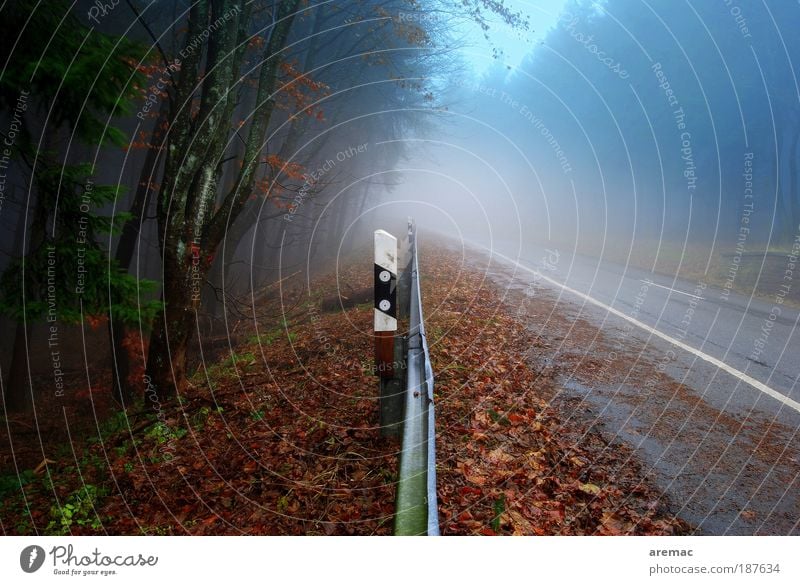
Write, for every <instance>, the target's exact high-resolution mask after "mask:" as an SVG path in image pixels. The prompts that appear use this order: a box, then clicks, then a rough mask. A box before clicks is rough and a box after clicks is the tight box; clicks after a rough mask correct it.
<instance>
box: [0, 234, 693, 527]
mask: <svg viewBox="0 0 800 585" xmlns="http://www.w3.org/2000/svg"><path fill="white" fill-rule="evenodd" d="M421 274H422V287H423V307H424V311H425V314H426V324H427V332H428V337H429V343H430V347H431V354H432V359H433V366H434V372H435V376H436V389H435V399H436V420H437V455H438V460H437V473H438V495H439V519H440V524H441V530H442V533H443V534H446V535H447V534H486V535H491V534H534V535H542V534H686V533H688V532H690V530H691V527H690V526H688V525H687V524H686V523H685V522H683V521H682V520H679V519H677V518H675V517H674V516H673V515H672V514H671V513H670V509H672V508H673V507H672V505H671V504H670V502H669V501H667V499H666V498H665V497H664V495H663V494H661V493H660V492H659V491H658V490H657V489H656V488H655V487H654V485H653V484H652V483H651V482H650V481H649V480H645V479H644V478H643V474H642V470H641V468H640V467H639V465H638V464H637V463H636V459H635V457H632V456H631V455H632V454H631V452H630V449H629V448H628V447H626V446H625V445H623V444H621V443H620V444H609V442H608V441H607V440H606V439H605V438H604V437H603V435H602V434H601V433H600V432H598V431H596V430H595V429H593V428H591V423H590V422H587V421H582V420H581V419H580V418H579V417H576V416H574V414H573V413H568V412H565V410H566V409H567V408H568V406H567V403H565V402H563V401H556V400H552V397H553V396H555V395H556V394H557V393H558V388H557V379H558V366H557V364H556V365H551V366H549V367H541V366H537V365H536V362H535V360H533V359H531V358H532V355H533V354H535V352H536V348H537V347H543V346H546V344H547V343H548V340H547V339H545V338H543V337H541V336H535V335H533V334H532V333H531V332H530V330H529V329H527V328H526V327H525V326H524V325H522V324H520V323H519V320H518V319H516V318H515V315H514V313H513V311H512V310H511V308H510V307H506V306H505V304H504V302H503V298H502V291H501V290H500V289H499V288H498V287H497V285H494V284H492V283H491V282H489V281H488V280H486V279H485V278H484V276H483V275H482V274H481V273H480V272H479V271H475V270H471V269H468V268H466V267H465V266H464V264H463V262H462V259H461V258H459V257H458V256H457V255H455V254H454V253H452V252H449V251H446V250H445V249H444V247H442V246H435V245H428V246H423V247H422V250H421ZM371 279H372V261H371V258H370V255H369V254H368V253H367V252H366V251H364V252H363V253H360V254H359V253H356V254H354V255H353V257H352V258H350V259H349V261H348V263H346V264H345V265H344V268H341V267H340V269H339V272H338V274H329V275H324V276H321V277H319V278H318V279H316V280H315V281H314V282H313V283H312V286H311V290H310V291H309V289H308V288H307V287H306V286H304V283H303V282H302V281H298V280H294V281H293V280H287V281H284V282H282V283H280V285H279V286H273V287H270V288H268V289H266V290H265V291H263V293H262V294H261V295H260V298H259V299H258V301H257V306H256V317H257V323H253V322H252V321H251V322H250V323H247V322H240V323H238V324H237V326H236V328H237V331H236V336H237V339H239V340H241V341H240V342H239V343H238V345H236V347H235V348H234V351H233V352H229V353H228V355H227V356H224V357H223V358H222V359H219V360H216V361H214V363H210V362H207V363H206V364H205V366H201V367H200V368H199V370H198V371H197V372H196V373H195V375H194V376H193V377H192V379H191V388H190V391H189V392H187V393H186V396H183V397H181V398H180V399H179V400H176V401H174V402H172V403H165V404H163V405H162V409H161V410H160V411H159V412H158V413H155V414H154V413H152V412H149V411H144V410H139V411H135V412H134V411H133V410H132V411H131V412H130V413H129V414H128V415H126V414H125V413H122V412H115V411H114V410H113V405H112V404H111V401H110V399H109V398H108V392H107V391H106V392H103V391H98V390H93V391H92V392H91V393H87V392H86V391H78V389H79V388H80V387H81V383H80V382H79V381H73V383H72V394H71V396H72V400H71V401H70V402H69V403H68V404H66V405H61V406H58V407H56V406H53V407H51V408H50V410H48V409H47V406H46V405H42V406H41V407H39V408H38V410H37V419H38V422H34V423H32V424H31V422H30V421H27V422H26V421H23V420H21V419H19V418H14V417H9V419H7V420H5V421H4V423H7V424H4V425H3V427H4V428H3V430H2V431H0V432H1V433H2V434H1V435H0V465H2V467H1V468H0V523H1V524H2V525H1V528H2V531H3V533H4V534H70V533H71V534H283V535H289V534H327V535H333V534H367V535H369V534H391V531H392V514H393V503H394V491H395V481H396V473H397V454H398V448H399V445H398V443H397V442H396V441H394V440H390V439H382V438H380V437H379V433H378V428H377V427H376V424H377V419H378V408H377V407H378V404H377V401H376V394H377V379H376V378H375V377H374V376H373V374H372V343H373V342H372V335H371V325H372V303H371V302H367V303H363V304H358V305H355V306H350V307H349V308H346V309H341V308H340V310H330V307H326V309H323V308H322V307H323V306H325V304H324V303H322V300H323V299H325V298H330V296H331V295H336V294H339V295H342V296H343V297H345V298H344V301H345V304H346V305H348V304H351V302H350V300H351V299H354V298H356V297H358V295H359V293H360V292H361V293H363V291H364V290H366V289H370V288H371V286H372V283H371ZM343 283H348V284H347V285H345V284H343ZM533 312H534V313H535V310H534V311H533ZM256 325H257V330H256ZM98 368H99V366H98ZM98 375H100V376H101V377H100V378H97V379H96V380H99V381H98V382H97V386H98V387H101V386H102V372H98ZM84 380H85V377H84ZM83 386H85V382H84V383H83ZM87 405H88V406H87ZM98 420H99V421H101V422H99V423H98V422H97V421H98ZM12 445H13V449H12Z"/></svg>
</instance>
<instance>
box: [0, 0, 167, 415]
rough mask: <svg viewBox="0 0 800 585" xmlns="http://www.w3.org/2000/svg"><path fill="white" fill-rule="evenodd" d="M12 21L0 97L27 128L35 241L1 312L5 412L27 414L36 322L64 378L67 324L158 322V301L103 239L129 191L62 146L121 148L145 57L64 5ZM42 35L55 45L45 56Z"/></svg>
mask: <svg viewBox="0 0 800 585" xmlns="http://www.w3.org/2000/svg"><path fill="white" fill-rule="evenodd" d="M3 17H4V18H3V29H4V30H3V31H2V33H3V34H2V35H0V37H2V38H0V45H1V46H2V48H3V53H4V54H6V55H9V59H8V61H7V63H6V67H5V69H4V71H3V74H2V78H0V101H2V103H3V104H4V105H5V106H6V107H9V108H10V109H13V110H14V111H15V112H17V113H18V118H19V124H18V127H19V132H18V133H17V135H16V136H14V140H11V141H10V142H12V144H13V145H14V146H13V153H12V154H13V156H14V158H15V159H16V160H17V161H19V163H20V166H21V168H23V169H26V172H27V175H28V176H27V182H28V184H29V185H30V191H29V193H28V206H27V208H26V209H25V210H24V213H25V214H26V217H25V218H24V219H23V224H24V225H26V226H27V241H26V242H25V243H24V244H23V247H22V252H21V255H20V256H19V257H18V258H16V259H15V260H14V261H12V263H11V264H10V266H8V267H7V269H6V271H5V272H4V274H3V276H2V279H0V311H2V312H3V313H5V314H6V315H9V316H10V317H12V318H13V319H15V320H16V321H17V332H16V335H15V343H14V354H13V358H12V367H11V372H10V375H9V380H8V382H7V384H6V385H5V386H4V391H5V392H4V400H5V404H6V409H7V410H9V411H20V410H25V409H26V408H27V407H28V406H29V405H30V403H31V400H32V398H33V396H32V389H31V390H30V391H29V390H28V383H27V380H26V379H27V378H29V374H28V369H27V364H28V360H27V339H28V338H29V337H30V323H31V322H32V321H35V320H46V321H47V323H48V324H49V326H50V343H49V345H50V349H51V358H52V360H53V364H54V371H55V369H57V368H55V364H57V363H58V360H57V354H58V349H57V348H58V324H59V323H78V322H81V321H85V320H89V321H92V320H96V319H98V318H105V317H109V316H110V317H112V318H116V319H118V320H120V321H123V322H134V321H136V320H138V318H139V316H140V315H143V316H144V317H145V318H147V317H148V316H151V315H152V314H153V313H154V312H155V308H156V304H155V303H152V302H150V303H145V304H144V305H142V306H139V305H138V302H137V294H138V291H139V290H142V289H145V290H146V289H147V288H148V286H151V284H152V283H148V282H143V281H137V280H136V279H135V278H133V277H131V276H128V275H127V274H126V273H123V272H120V271H118V270H116V265H115V263H114V262H113V261H111V260H110V259H109V257H108V251H107V250H106V249H105V248H103V246H102V245H101V244H100V241H99V236H100V235H102V234H104V233H111V232H113V231H114V230H115V229H116V221H117V220H118V219H119V218H117V219H116V220H115V219H112V218H109V217H107V216H105V215H103V214H102V213H100V212H99V210H100V209H101V208H102V207H103V206H105V205H107V204H108V203H109V202H112V201H115V200H116V199H117V198H118V197H119V196H120V193H121V189H120V188H119V187H116V186H112V185H102V184H96V183H95V182H94V180H93V178H92V177H93V173H94V166H93V164H92V163H77V164H75V163H69V162H67V161H68V160H69V154H70V153H69V152H68V151H67V152H65V153H59V152H58V151H57V149H56V146H57V143H58V141H59V137H60V135H61V134H64V133H68V134H66V135H65V138H66V139H67V140H69V141H70V144H71V143H72V141H73V139H74V142H77V143H80V144H83V145H85V146H93V147H96V148H98V149H99V148H100V146H102V145H105V144H121V143H122V142H123V134H122V133H121V132H120V131H119V130H118V129H117V128H115V127H113V126H111V125H109V124H108V120H109V119H111V118H112V117H114V116H123V115H127V114H129V113H130V111H131V104H130V99H131V98H132V97H133V96H134V95H135V91H134V87H135V83H137V82H141V78H140V76H137V74H136V71H135V70H134V68H133V66H132V65H131V63H135V62H136V60H138V59H139V58H140V56H141V54H142V51H141V48H140V47H139V46H138V45H136V44H135V43H132V42H130V41H127V40H125V39H118V38H114V37H112V36H110V35H105V34H100V33H97V32H95V31H92V30H90V29H89V28H87V27H86V26H84V25H82V24H81V23H80V22H79V21H78V20H77V18H75V16H74V15H73V14H72V13H71V11H70V7H69V5H68V4H67V3H65V2H53V3H49V4H48V5H47V7H41V6H39V4H38V3H35V2H28V1H25V2H19V3H14V4H13V5H12V6H11V7H9V8H7V9H6V10H5V11H4V12H3ZM42 38H48V39H50V42H49V43H48V44H47V45H46V49H44V51H43V50H42V49H43V46H42V43H41V39H42ZM28 94H30V95H31V96H33V97H31V103H30V104H27V103H26V104H25V107H24V108H21V107H20V105H19V104H20V96H24V95H28ZM12 104H13V106H12ZM31 109H41V110H42V111H47V112H48V114H49V116H48V118H47V119H46V120H45V121H44V123H43V125H42V128H41V132H42V137H41V139H40V140H39V144H38V145H37V144H35V140H34V139H33V137H32V132H31V131H30V128H29V124H27V123H25V122H26V119H25V113H26V112H30V111H31ZM6 138H10V137H9V136H7V137H6ZM27 214H29V216H28V215H27ZM111 299H113V302H112V301H111ZM55 380H56V382H55V383H56V395H57V396H59V395H62V394H63V392H61V393H59V389H60V388H59V380H58V376H56V378H55Z"/></svg>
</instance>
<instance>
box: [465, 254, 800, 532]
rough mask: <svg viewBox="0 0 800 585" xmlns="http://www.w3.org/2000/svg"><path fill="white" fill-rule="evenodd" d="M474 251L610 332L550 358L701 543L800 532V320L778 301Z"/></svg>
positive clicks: (567, 339)
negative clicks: (707, 537)
mask: <svg viewBox="0 0 800 585" xmlns="http://www.w3.org/2000/svg"><path fill="white" fill-rule="evenodd" d="M458 247H459V248H460V247H461V246H460V245H459V246H458ZM471 248H472V249H471V250H468V251H467V254H466V255H467V257H468V258H469V264H470V266H471V267H472V268H473V269H477V270H484V271H486V273H487V275H488V276H489V277H490V278H491V279H492V280H494V281H495V282H496V283H497V284H499V285H500V286H504V287H507V288H508V289H509V290H512V289H513V290H515V291H517V292H518V293H520V294H522V295H531V294H532V291H543V292H546V294H547V296H548V297H549V298H550V299H551V300H552V303H553V311H552V313H551V315H555V314H558V315H564V316H567V319H568V320H569V321H570V322H573V323H574V322H585V323H587V324H589V325H590V326H591V327H594V328H595V331H597V330H599V335H598V336H597V337H596V338H594V337H593V338H592V339H591V342H590V343H587V340H586V336H585V334H584V335H583V336H582V337H579V336H578V334H577V330H576V329H574V328H570V329H568V330H567V331H566V333H564V332H563V331H562V333H564V336H563V339H561V340H560V341H559V343H558V344H555V345H554V346H553V348H552V350H551V351H550V353H549V355H544V356H542V359H544V360H545V361H548V362H552V363H554V364H555V365H556V366H558V365H559V363H563V364H566V363H569V364H570V366H569V367H566V368H563V370H564V373H563V374H562V375H561V382H562V385H563V387H564V388H565V394H567V395H568V397H569V399H570V400H572V401H573V402H574V403H575V408H576V409H581V410H584V411H586V412H587V413H589V415H590V416H591V417H592V418H593V420H594V421H595V423H596V424H599V425H600V426H601V427H602V428H603V429H604V430H605V431H606V432H607V433H609V434H610V435H612V438H613V439H615V440H622V441H624V442H626V443H627V444H629V445H631V446H633V447H634V448H635V449H636V453H637V455H638V456H639V457H640V458H641V463H642V465H643V467H644V469H645V470H646V471H647V472H648V475H651V476H652V478H653V479H654V480H655V481H656V482H657V483H658V485H659V486H660V487H661V488H662V489H664V491H665V492H667V494H669V496H670V497H671V499H672V501H673V502H674V505H675V508H676V511H677V512H678V513H679V514H680V515H681V516H682V517H684V518H685V519H686V520H687V521H689V522H690V523H692V524H693V525H695V526H697V529H698V533H704V534H800V412H798V407H799V406H800V405H798V402H800V388H798V378H799V377H800V336H798V333H797V324H798V319H800V313H799V312H798V311H797V310H795V309H793V308H790V307H788V306H786V305H784V304H782V303H780V302H778V300H777V299H779V297H780V295H779V291H776V294H775V296H774V297H773V298H772V299H767V300H766V301H765V300H760V299H750V298H747V297H745V296H743V295H740V294H738V293H736V292H732V291H731V292H729V293H728V292H726V291H724V290H723V289H720V288H718V287H714V286H710V285H705V284H704V283H698V282H687V281H683V280H680V279H671V278H667V277H664V276H660V275H655V274H652V273H650V272H646V271H643V270H640V269H637V268H632V267H625V266H620V265H617V264H613V263H609V262H605V263H601V262H599V261H598V260H597V259H591V258H586V257H582V256H571V255H567V254H565V253H564V252H563V251H558V252H557V251H555V250H552V249H551V250H548V249H545V248H535V249H534V248H530V247H528V248H527V249H526V251H525V253H524V255H523V256H522V257H520V256H519V254H518V253H515V251H514V250H513V248H512V247H508V248H505V249H504V248H502V247H495V253H494V254H493V255H492V256H491V258H490V256H489V253H488V251H487V250H486V249H485V248H482V247H478V246H477V245H476V246H471ZM459 251H461V250H459ZM798 268H799V269H798V270H797V271H796V277H797V278H796V282H794V283H792V284H793V285H795V286H800V267H798ZM531 271H537V272H539V273H540V274H541V275H544V276H545V277H547V279H551V280H552V281H555V282H556V283H559V284H561V285H565V286H567V287H569V288H570V289H574V291H577V292H578V293H582V294H584V295H587V296H589V297H591V298H592V299H594V300H595V301H598V302H599V303H602V304H605V305H608V306H610V307H612V308H613V309H616V310H617V311H619V312H620V313H622V314H623V315H625V316H627V317H628V318H629V319H633V320H635V321H636V322H637V323H641V324H643V325H644V326H645V327H644V328H643V327H640V326H638V325H637V324H634V323H632V322H631V321H630V320H626V319H624V318H623V317H621V316H619V315H616V314H614V313H613V312H609V311H608V310H606V309H604V308H602V307H600V306H597V304H595V303H592V302H590V301H587V299H585V298H582V297H581V296H580V295H579V294H575V292H572V291H569V290H565V289H564V288H563V287H561V286H558V285H556V284H553V283H552V282H550V281H549V280H547V279H545V278H542V277H539V276H537V275H536V274H534V273H533V272H531ZM528 318H529V319H530V321H531V322H530V323H528V326H529V327H531V328H532V329H534V330H536V331H537V333H540V334H542V335H543V336H544V337H545V338H546V337H547V335H548V330H549V329H552V328H553V327H554V323H555V320H554V319H551V318H543V316H542V315H538V316H530V317H528ZM647 327H651V328H653V329H656V330H657V331H659V332H660V333H662V334H664V335H666V336H668V337H670V338H671V339H674V340H676V341H677V342H678V345H676V344H674V343H670V342H669V341H667V340H665V339H662V338H660V337H658V336H657V335H654V334H653V333H652V332H651V331H648V330H647ZM562 329H563V328H562ZM681 344H682V345H684V346H688V347H681ZM692 350H696V351H695V352H693V351H692ZM697 352H702V353H703V354H705V355H707V356H710V357H711V358H715V359H717V360H719V361H720V362H722V363H723V364H725V366H726V367H727V370H726V368H721V367H719V366H718V365H715V364H713V363H709V361H707V360H705V359H703V358H702V357H699V356H698V355H697ZM609 356H614V357H615V359H614V360H612V359H611V357H609ZM606 358H608V359H606ZM612 362H613V363H612ZM748 377H749V378H752V379H753V380H755V381H756V384H755V385H756V386H758V382H760V383H761V384H763V385H765V386H766V388H767V390H766V391H764V390H763V389H762V390H760V389H758V388H756V387H754V384H752V383H748ZM762 388H763V387H762ZM770 394H773V395H770ZM576 401H577V402H576Z"/></svg>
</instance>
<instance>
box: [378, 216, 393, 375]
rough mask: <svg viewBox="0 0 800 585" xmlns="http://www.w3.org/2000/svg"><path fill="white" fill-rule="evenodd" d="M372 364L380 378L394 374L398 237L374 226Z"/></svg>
mask: <svg viewBox="0 0 800 585" xmlns="http://www.w3.org/2000/svg"><path fill="white" fill-rule="evenodd" d="M374 313H375V316H374V329H375V368H376V370H377V374H378V375H379V376H380V377H381V378H391V377H392V376H393V375H394V335H395V331H397V238H395V237H394V236H393V235H392V234H390V233H389V232H386V231H384V230H375V308H374Z"/></svg>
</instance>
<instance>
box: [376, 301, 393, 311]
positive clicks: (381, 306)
mask: <svg viewBox="0 0 800 585" xmlns="http://www.w3.org/2000/svg"><path fill="white" fill-rule="evenodd" d="M391 306H392V303H390V302H389V301H387V300H386V299H383V300H382V301H381V302H380V303H378V308H379V309H380V310H381V311H388V310H389V309H390V308H391Z"/></svg>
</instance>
